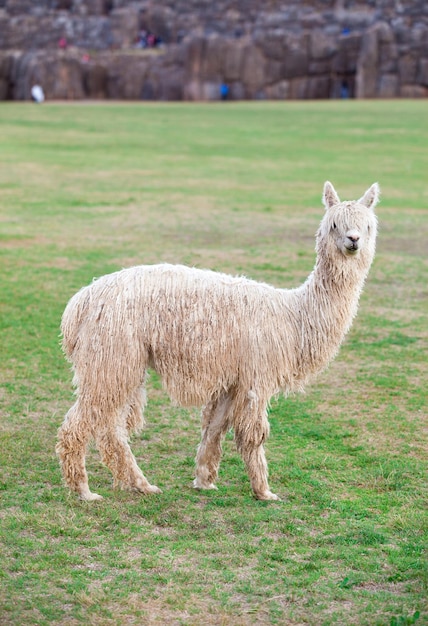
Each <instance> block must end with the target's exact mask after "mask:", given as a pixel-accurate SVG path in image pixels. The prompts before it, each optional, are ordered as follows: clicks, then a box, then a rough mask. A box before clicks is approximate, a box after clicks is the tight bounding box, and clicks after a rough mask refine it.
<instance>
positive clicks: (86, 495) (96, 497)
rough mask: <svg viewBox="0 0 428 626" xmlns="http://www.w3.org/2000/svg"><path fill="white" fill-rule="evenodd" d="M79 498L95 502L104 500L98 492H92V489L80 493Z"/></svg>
mask: <svg viewBox="0 0 428 626" xmlns="http://www.w3.org/2000/svg"><path fill="white" fill-rule="evenodd" d="M80 499H81V500H84V501H85V502H95V501H97V500H104V498H103V497H102V496H100V495H99V494H98V493H92V491H89V492H88V493H81V494H80Z"/></svg>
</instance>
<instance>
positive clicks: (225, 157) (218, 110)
mask: <svg viewBox="0 0 428 626" xmlns="http://www.w3.org/2000/svg"><path fill="white" fill-rule="evenodd" d="M427 119H428V103H427V102H426V101H418V102H416V101H391V102H381V101H376V102H356V101H336V102H333V101H332V102H316V103H315V102H295V103H240V104H238V103H237V104H232V103H230V104H226V105H224V106H223V105H182V104H153V105H142V104H117V103H105V104H104V103H103V104H80V103H79V104H54V103H52V104H46V105H43V106H36V105H30V104H17V103H4V104H1V105H0V255H1V256H0V258H1V273H0V342H1V343H0V345H1V363H0V549H1V553H0V556H1V559H0V623H1V624H2V625H10V624H13V625H17V626H18V625H19V626H21V625H26V624H37V625H38V626H42V625H44V624H65V625H70V626H73V625H77V624H85V625H86V624H90V625H102V624H109V625H110V624H111V625H113V624H117V625H121V624H138V625H146V624H148V625H151V624H177V625H179V624H180V625H195V626H197V625H214V624H215V625H229V624H230V625H233V626H236V625H238V626H239V625H247V624H285V625H297V624H310V625H317V626H318V625H330V624H340V625H360V624H361V625H362V624H365V625H369V626H373V625H378V626H383V625H387V626H394V625H397V626H398V625H401V626H404V625H406V624H413V623H417V624H418V626H419V625H421V626H422V624H428V605H427V597H428V590H427V579H428V576H427V552H426V548H427V545H428V523H427V518H428V514H427V510H428V498H427V466H428V463H427V452H428V437H427V435H428V431H427V413H428V403H427V374H428V356H427V348H428V324H427V317H428V287H427V284H428V150H427V146H428V125H427V123H426V121H427ZM326 179H329V180H331V181H332V182H333V184H334V185H335V187H336V189H337V191H338V192H339V195H341V197H343V198H344V199H353V198H358V197H360V196H361V195H362V194H363V192H364V191H365V189H367V188H368V187H369V185H370V184H371V183H373V182H374V181H376V180H377V181H378V182H379V183H380V185H381V188H382V202H381V204H380V205H379V207H378V209H377V213H378V216H379V222H380V234H379V241H378V253H377V257H376V259H375V262H374V265H373V267H372V270H371V273H370V276H369V279H368V281H367V285H366V289H365V292H364V294H363V297H362V300H361V305H360V312H359V315H358V317H357V319H356V320H355V322H354V326H353V328H352V330H351V332H350V334H349V335H348V337H347V339H346V342H345V343H344V345H343V347H342V349H341V352H340V354H339V356H338V358H337V359H336V361H335V362H334V363H333V364H332V365H331V366H330V368H329V369H328V371H326V372H325V373H323V374H322V375H321V376H320V377H319V379H318V381H317V383H316V384H314V385H312V386H311V387H310V388H308V390H307V393H306V394H305V395H303V396H298V397H291V398H289V399H287V400H285V399H282V398H280V399H278V400H277V401H275V402H274V403H273V405H272V409H271V412H270V421H271V437H270V439H269V441H268V443H267V457H268V461H269V466H270V483H271V487H272V489H273V490H274V491H275V492H277V493H279V494H280V495H281V496H283V497H284V500H283V501H282V502H279V503H263V502H258V501H256V500H254V499H253V498H252V496H251V493H250V487H249V482H248V479H247V477H246V474H245V471H244V467H243V464H242V462H241V460H240V458H239V456H238V454H237V452H236V449H235V447H234V443H233V439H232V437H231V436H228V438H227V440H226V442H225V446H224V457H223V463H222V466H221V469H220V477H219V481H218V486H219V490H218V491H217V492H201V493H199V492H195V491H194V490H193V489H192V488H191V481H192V478H193V463H194V461H193V459H194V456H195V450H196V446H197V443H198V437H199V418H198V411H197V410H195V411H190V412H189V411H184V410H181V409H178V408H176V407H173V406H171V404H170V403H169V401H168V399H167V398H166V397H165V396H164V394H163V392H162V389H161V385H160V382H159V380H158V379H157V378H156V377H155V376H154V375H153V376H152V377H151V381H150V392H149V397H150V400H149V405H148V409H147V422H148V424H147V428H146V429H145V431H144V432H143V434H142V435H140V436H139V437H135V438H134V439H133V442H132V447H133V451H134V453H135V455H136V457H137V459H138V461H139V463H140V465H141V466H142V468H143V470H144V472H145V474H146V475H147V477H148V479H149V480H150V481H151V482H153V483H155V484H157V485H158V486H159V487H161V488H162V490H163V494H162V495H160V496H155V497H141V496H140V495H138V494H136V493H131V492H123V491H115V490H113V488H112V481H111V475H110V473H109V472H108V471H107V469H106V468H104V467H103V466H102V465H101V464H100V462H99V458H98V455H97V453H96V451H95V450H91V451H90V453H89V456H88V471H89V474H90V485H91V487H92V489H93V490H95V491H97V492H98V493H101V494H102V495H104V496H105V499H104V500H103V501H102V502H100V503H93V504H87V503H84V502H81V501H79V500H78V499H77V498H76V497H75V496H74V495H72V494H70V493H69V492H68V490H67V489H66V488H65V487H64V486H63V484H62V482H61V476H60V471H59V466H58V462H57V459H56V457H55V453H54V447H55V440H56V431H57V428H58V427H59V425H60V423H61V421H62V419H63V416H64V414H65V412H66V411H67V410H68V408H69V406H70V405H71V403H72V401H73V396H72V387H71V374H70V371H69V367H68V365H67V363H66V362H65V360H64V359H63V356H62V354H61V351H60V347H59V323H60V318H61V314H62V311H63V309H64V307H65V304H66V302H67V301H68V299H69V298H70V297H71V296H72V295H73V293H74V292H75V291H76V290H77V289H79V288H80V287H81V286H83V285H85V284H87V283H88V282H90V281H91V280H92V278H93V277H94V276H100V275H102V274H105V273H107V272H110V271H114V270H116V269H119V268H121V267H124V266H129V265H132V264H137V263H151V262H158V261H169V262H184V263H187V264H194V265H197V266H199V267H210V268H213V269H218V270H222V271H227V272H231V273H234V274H235V273H245V274H246V275H248V276H251V277H252V278H255V279H260V280H264V281H268V282H271V283H272V284H274V285H277V286H286V287H292V286H297V285H298V284H300V283H301V282H302V281H303V280H304V279H305V277H306V276H307V275H308V274H309V272H310V271H311V269H312V267H313V263H314V234H315V231H316V228H317V226H318V223H319V221H320V219H321V216H322V213H323V208H322V206H321V201H320V198H321V192H322V186H323V183H324V181H325V180H326Z"/></svg>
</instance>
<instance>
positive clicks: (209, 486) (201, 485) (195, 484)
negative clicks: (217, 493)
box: [193, 478, 218, 490]
mask: <svg viewBox="0 0 428 626" xmlns="http://www.w3.org/2000/svg"><path fill="white" fill-rule="evenodd" d="M193 488H194V489H215V490H217V489H218V487H216V486H215V485H214V483H204V482H203V481H202V480H199V478H195V480H194V481H193Z"/></svg>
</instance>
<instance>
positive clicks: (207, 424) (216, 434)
mask: <svg viewBox="0 0 428 626" xmlns="http://www.w3.org/2000/svg"><path fill="white" fill-rule="evenodd" d="M230 404H231V402H230V398H229V397H228V396H223V397H221V398H220V399H219V400H215V401H213V402H210V403H209V404H207V405H206V406H205V407H204V409H203V411H202V438H201V443H200V444H199V446H198V452H197V454H196V478H195V480H194V481H193V486H194V487H195V489H217V487H216V486H215V481H216V479H217V475H218V468H219V465H220V458H221V453H222V448H221V443H222V440H223V437H224V435H225V434H226V432H227V430H228V428H229V420H228V413H229V410H230Z"/></svg>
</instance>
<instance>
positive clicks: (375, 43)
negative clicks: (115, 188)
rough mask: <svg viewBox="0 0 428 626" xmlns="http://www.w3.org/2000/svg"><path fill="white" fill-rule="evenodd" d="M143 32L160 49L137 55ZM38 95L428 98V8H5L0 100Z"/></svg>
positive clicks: (13, 3) (292, 3) (327, 2)
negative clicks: (35, 88)
mask: <svg viewBox="0 0 428 626" xmlns="http://www.w3.org/2000/svg"><path fill="white" fill-rule="evenodd" d="M142 29H144V30H146V31H150V32H151V33H153V34H155V35H156V36H157V37H158V38H159V39H160V40H161V45H158V46H156V47H154V48H150V49H141V48H139V47H137V41H138V38H139V34H140V32H141V30H142ZM60 40H62V43H61V46H62V47H60V46H59V42H60ZM36 83H37V84H39V85H41V86H42V88H43V90H44V92H45V95H46V97H47V98H48V99H51V98H57V99H76V98H116V99H146V100H182V99H185V100H215V99H218V98H220V85H221V84H222V83H225V84H227V85H228V87H229V95H228V97H229V98H231V99H243V98H244V99H254V98H259V99H262V98H270V99H298V98H338V97H356V98H376V97H384V98H391V97H426V96H428V3H426V2H425V0H400V1H398V0H397V1H395V0H371V1H368V2H367V1H366V2H362V1H359V0H304V1H298V0H289V1H288V2H285V1H280V0H218V1H217V2H212V0H164V1H162V2H161V1H160V0H140V1H137V0H135V1H134V0H0V99H3V100H4V99H17V100H24V99H28V98H30V90H31V86H32V85H34V84H36Z"/></svg>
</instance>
